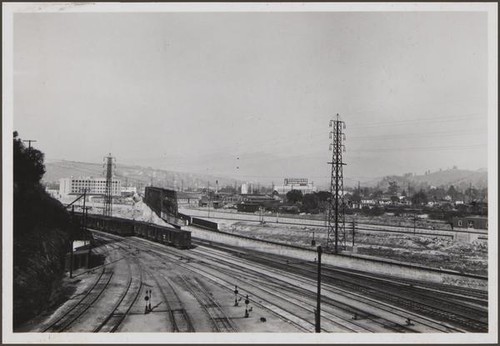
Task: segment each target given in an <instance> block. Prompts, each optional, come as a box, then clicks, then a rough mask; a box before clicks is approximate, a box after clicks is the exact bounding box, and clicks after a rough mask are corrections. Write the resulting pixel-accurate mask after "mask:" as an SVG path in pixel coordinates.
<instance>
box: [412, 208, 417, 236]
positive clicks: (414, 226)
mask: <svg viewBox="0 0 500 346" xmlns="http://www.w3.org/2000/svg"><path fill="white" fill-rule="evenodd" d="M416 231H417V212H416V211H415V212H413V235H415V234H416Z"/></svg>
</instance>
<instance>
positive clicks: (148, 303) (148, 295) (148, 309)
mask: <svg viewBox="0 0 500 346" xmlns="http://www.w3.org/2000/svg"><path fill="white" fill-rule="evenodd" d="M152 296H153V292H152V291H151V290H146V296H145V297H144V300H145V301H146V308H145V310H144V313H145V314H147V313H149V312H152V311H153V309H152V308H151V298H152Z"/></svg>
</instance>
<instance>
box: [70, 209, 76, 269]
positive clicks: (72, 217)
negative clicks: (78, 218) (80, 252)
mask: <svg viewBox="0 0 500 346" xmlns="http://www.w3.org/2000/svg"><path fill="white" fill-rule="evenodd" d="M71 221H72V222H74V221H75V206H74V205H72V206H71ZM73 241H74V239H73V236H71V255H70V257H69V277H70V279H71V278H73Z"/></svg>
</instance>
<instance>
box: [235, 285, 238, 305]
mask: <svg viewBox="0 0 500 346" xmlns="http://www.w3.org/2000/svg"><path fill="white" fill-rule="evenodd" d="M234 306H238V286H234Z"/></svg>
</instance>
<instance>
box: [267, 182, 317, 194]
mask: <svg viewBox="0 0 500 346" xmlns="http://www.w3.org/2000/svg"><path fill="white" fill-rule="evenodd" d="M292 190H298V191H302V193H303V194H307V193H313V192H316V187H315V186H314V183H312V182H311V183H310V182H309V180H308V179H307V178H285V179H284V180H283V185H273V191H275V192H277V193H278V194H280V195H285V194H286V193H287V192H289V191H292Z"/></svg>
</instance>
